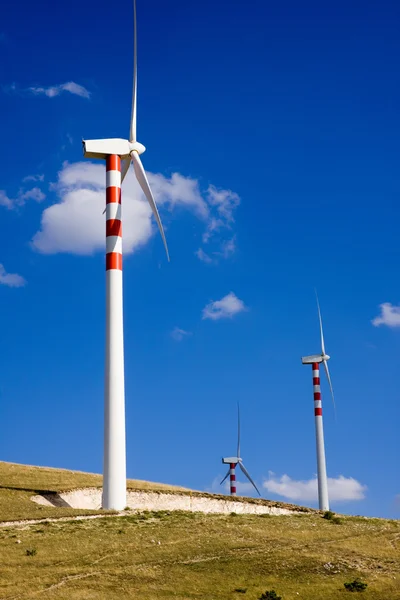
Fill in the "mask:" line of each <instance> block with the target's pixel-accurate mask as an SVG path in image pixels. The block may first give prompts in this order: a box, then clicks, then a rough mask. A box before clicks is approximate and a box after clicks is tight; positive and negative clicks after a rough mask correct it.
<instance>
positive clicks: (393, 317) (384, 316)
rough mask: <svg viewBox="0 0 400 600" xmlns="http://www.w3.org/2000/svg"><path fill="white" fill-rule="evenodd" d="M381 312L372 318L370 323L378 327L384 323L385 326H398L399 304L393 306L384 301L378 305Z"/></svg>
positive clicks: (399, 321) (399, 316) (399, 324)
mask: <svg viewBox="0 0 400 600" xmlns="http://www.w3.org/2000/svg"><path fill="white" fill-rule="evenodd" d="M379 308H380V309H381V314H380V315H379V316H378V317H375V319H372V321H371V322H372V325H374V326H375V327H379V326H380V325H386V326H387V327H400V306H393V304H391V303H390V302H384V303H383V304H380V305H379Z"/></svg>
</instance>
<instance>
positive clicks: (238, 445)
mask: <svg viewBox="0 0 400 600" xmlns="http://www.w3.org/2000/svg"><path fill="white" fill-rule="evenodd" d="M237 408H238V443H237V455H236V456H237V457H238V458H240V409H239V402H238V405H237Z"/></svg>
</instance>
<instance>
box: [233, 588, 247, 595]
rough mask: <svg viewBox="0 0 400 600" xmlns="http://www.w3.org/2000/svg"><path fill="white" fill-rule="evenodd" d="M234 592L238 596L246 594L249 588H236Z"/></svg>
mask: <svg viewBox="0 0 400 600" xmlns="http://www.w3.org/2000/svg"><path fill="white" fill-rule="evenodd" d="M234 591H235V592H237V593H238V594H245V593H246V592H247V588H236V589H235V590H234Z"/></svg>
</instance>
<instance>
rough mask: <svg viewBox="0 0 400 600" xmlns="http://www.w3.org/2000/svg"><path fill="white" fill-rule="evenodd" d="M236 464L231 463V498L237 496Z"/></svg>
mask: <svg viewBox="0 0 400 600" xmlns="http://www.w3.org/2000/svg"><path fill="white" fill-rule="evenodd" d="M235 468H236V463H230V465H229V481H230V484H231V496H236V473H235Z"/></svg>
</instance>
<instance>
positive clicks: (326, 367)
mask: <svg viewBox="0 0 400 600" xmlns="http://www.w3.org/2000/svg"><path fill="white" fill-rule="evenodd" d="M322 362H323V363H324V367H325V373H326V376H327V378H328V383H329V387H330V388H331V395H332V402H333V409H334V411H335V418H336V404H335V396H334V395H333V387H332V381H331V377H330V375H329V368H328V363H327V362H326V360H323V361H322Z"/></svg>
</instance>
